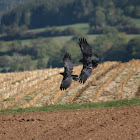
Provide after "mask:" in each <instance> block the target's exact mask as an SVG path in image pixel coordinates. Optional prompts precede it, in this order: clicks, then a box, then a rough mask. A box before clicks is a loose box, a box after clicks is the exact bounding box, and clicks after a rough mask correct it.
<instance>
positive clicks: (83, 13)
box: [1, 0, 140, 33]
mask: <svg viewBox="0 0 140 140" xmlns="http://www.w3.org/2000/svg"><path fill="white" fill-rule="evenodd" d="M139 9H140V2H139V0H133V1H132V0H104V1H103V0H76V1H74V0H67V1H65V0H53V1H52V0H32V1H31V2H29V3H26V4H24V5H21V6H18V7H17V8H15V9H13V10H12V11H9V12H7V13H6V14H4V16H3V17H2V21H1V23H2V25H3V26H26V27H27V28H30V29H31V28H41V27H46V26H54V25H57V26H58V25H67V24H74V23H80V22H82V23H83V22H89V24H90V26H91V28H92V30H91V32H93V33H100V32H101V31H102V28H103V27H104V26H105V25H108V26H115V27H116V28H118V29H119V30H120V31H125V32H128V33H138V31H137V29H135V28H136V27H135V25H134V23H133V22H132V20H131V17H133V18H140V14H139V13H140V11H139Z"/></svg>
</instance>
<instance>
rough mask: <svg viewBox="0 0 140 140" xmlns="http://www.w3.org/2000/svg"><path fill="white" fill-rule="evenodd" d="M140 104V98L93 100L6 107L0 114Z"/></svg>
mask: <svg viewBox="0 0 140 140" xmlns="http://www.w3.org/2000/svg"><path fill="white" fill-rule="evenodd" d="M136 105H140V99H136V98H135V99H129V100H127V99H125V100H118V101H110V102H97V103H96V102H92V103H84V104H70V105H64V104H63V105H62V104H60V105H49V106H43V107H28V108H19V109H4V110H0V114H9V113H24V112H40V111H55V110H69V109H81V108H102V107H120V106H136Z"/></svg>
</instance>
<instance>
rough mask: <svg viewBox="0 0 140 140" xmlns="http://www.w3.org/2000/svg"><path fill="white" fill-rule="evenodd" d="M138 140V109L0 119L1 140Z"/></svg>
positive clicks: (139, 133)
mask: <svg viewBox="0 0 140 140" xmlns="http://www.w3.org/2000/svg"><path fill="white" fill-rule="evenodd" d="M7 139H8V140H58V139H59V140H60V139H61V140H138V139H140V106H132V107H113V108H93V109H78V110H63V111H48V112H34V113H22V114H6V115H0V140H7Z"/></svg>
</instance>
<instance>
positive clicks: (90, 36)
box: [21, 34, 140, 45]
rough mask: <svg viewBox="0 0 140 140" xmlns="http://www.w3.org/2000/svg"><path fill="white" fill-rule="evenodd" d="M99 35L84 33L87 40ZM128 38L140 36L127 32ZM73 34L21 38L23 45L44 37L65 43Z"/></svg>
mask: <svg viewBox="0 0 140 140" xmlns="http://www.w3.org/2000/svg"><path fill="white" fill-rule="evenodd" d="M97 36H99V35H84V37H86V38H87V40H89V41H91V42H92V41H93V40H95V39H96V37H97ZM127 36H128V39H129V40H130V39H132V38H134V37H140V35H139V34H129V35H127ZM72 37H73V36H58V37H42V38H37V39H26V40H21V42H22V44H23V45H28V44H30V43H31V42H32V41H36V40H40V39H44V40H54V41H60V42H61V43H62V44H65V43H66V42H67V41H70V40H71V39H72Z"/></svg>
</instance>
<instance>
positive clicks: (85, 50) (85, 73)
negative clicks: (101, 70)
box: [79, 38, 99, 83]
mask: <svg viewBox="0 0 140 140" xmlns="http://www.w3.org/2000/svg"><path fill="white" fill-rule="evenodd" d="M79 46H80V49H81V51H82V54H83V58H82V59H81V60H79V61H80V62H82V63H83V69H82V70H81V74H80V76H79V82H80V83H85V82H86V80H87V79H88V78H89V76H90V75H91V73H92V68H93V69H94V68H95V67H97V66H98V63H99V57H98V56H97V55H96V54H94V55H92V48H91V46H90V45H89V44H88V43H87V41H86V39H85V38H80V39H79Z"/></svg>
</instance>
